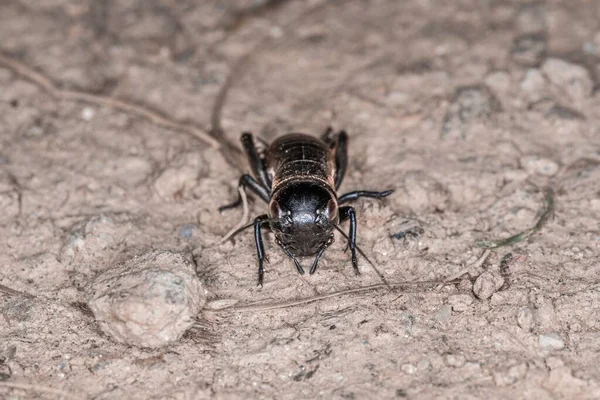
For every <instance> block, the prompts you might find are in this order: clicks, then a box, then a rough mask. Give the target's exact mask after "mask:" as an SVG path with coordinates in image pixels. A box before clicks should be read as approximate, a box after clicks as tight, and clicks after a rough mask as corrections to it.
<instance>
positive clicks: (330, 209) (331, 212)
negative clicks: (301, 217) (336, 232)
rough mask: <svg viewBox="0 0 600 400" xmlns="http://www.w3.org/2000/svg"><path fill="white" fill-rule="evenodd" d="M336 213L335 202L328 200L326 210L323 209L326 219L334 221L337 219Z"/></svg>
mask: <svg viewBox="0 0 600 400" xmlns="http://www.w3.org/2000/svg"><path fill="white" fill-rule="evenodd" d="M337 213H338V206H337V202H336V201H335V200H334V199H329V201H328V202H327V208H326V209H325V215H327V218H329V219H330V220H334V219H335V218H336V217H337Z"/></svg>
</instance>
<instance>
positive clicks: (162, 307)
mask: <svg viewBox="0 0 600 400" xmlns="http://www.w3.org/2000/svg"><path fill="white" fill-rule="evenodd" d="M87 295H88V305H89V307H90V309H91V310H92V312H93V313H94V316H95V317H96V320H97V321H98V324H99V325H100V328H101V329H102V331H103V332H104V333H106V334H107V335H109V336H111V337H112V338H113V339H114V340H116V341H117V342H120V343H125V344H129V345H134V346H139V347H149V348H157V347H162V346H165V345H167V344H170V343H173V342H175V341H177V340H179V339H180V338H181V336H182V335H183V333H184V332H185V331H186V330H187V329H189V328H190V327H191V326H192V325H193V324H194V322H195V320H196V316H197V314H198V313H199V311H200V310H201V309H202V307H203V306H204V304H205V303H206V289H205V288H204V285H203V283H202V282H201V281H200V280H199V279H198V277H197V276H196V272H195V269H194V266H193V265H192V264H191V263H190V262H189V261H187V260H186V259H185V258H184V257H183V256H182V255H181V254H178V253H173V252H170V251H165V250H153V251H150V252H148V253H145V254H143V255H142V256H139V257H134V258H132V259H130V260H128V261H127V262H125V263H124V264H122V265H120V266H118V267H116V268H111V269H109V270H108V271H107V272H105V273H103V274H101V275H99V276H97V277H96V279H94V281H93V282H92V283H91V284H90V285H89V287H88V288H87Z"/></svg>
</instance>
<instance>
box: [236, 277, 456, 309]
mask: <svg viewBox="0 0 600 400" xmlns="http://www.w3.org/2000/svg"><path fill="white" fill-rule="evenodd" d="M438 283H439V284H442V285H445V284H454V283H457V282H454V281H449V282H440V281H416V282H396V283H378V284H375V285H370V286H363V287H359V288H354V289H346V290H341V291H339V292H333V293H327V294H322V295H319V296H314V297H307V298H304V299H296V300H290V301H284V302H280V303H258V304H257V303H254V304H247V305H240V306H237V305H236V306H233V307H231V308H230V309H232V310H235V311H240V312H248V311H265V310H275V309H278V308H287V307H295V306H299V305H302V304H307V303H313V302H315V301H320V300H326V299H330V298H333V297H339V296H343V295H346V294H352V293H361V292H369V291H374V290H381V289H388V290H389V289H390V288H395V287H402V286H418V285H433V284H438Z"/></svg>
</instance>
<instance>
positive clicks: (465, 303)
mask: <svg viewBox="0 0 600 400" xmlns="http://www.w3.org/2000/svg"><path fill="white" fill-rule="evenodd" d="M472 303H473V297H471V295H469V294H454V295H452V296H450V297H449V298H448V304H450V306H451V307H452V310H454V311H457V312H463V311H467V310H468V309H469V307H470V306H471V304H472Z"/></svg>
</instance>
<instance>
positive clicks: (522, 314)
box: [517, 307, 535, 332]
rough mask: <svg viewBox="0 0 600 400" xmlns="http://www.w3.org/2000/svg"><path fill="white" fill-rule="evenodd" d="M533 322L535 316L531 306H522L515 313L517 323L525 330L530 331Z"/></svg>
mask: <svg viewBox="0 0 600 400" xmlns="http://www.w3.org/2000/svg"><path fill="white" fill-rule="evenodd" d="M534 324H535V317H534V313H533V310H532V309H531V307H523V308H521V309H520V310H519V312H518V313H517V325H519V327H521V329H523V330H524V331H525V332H531V330H532V329H533V325H534Z"/></svg>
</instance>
